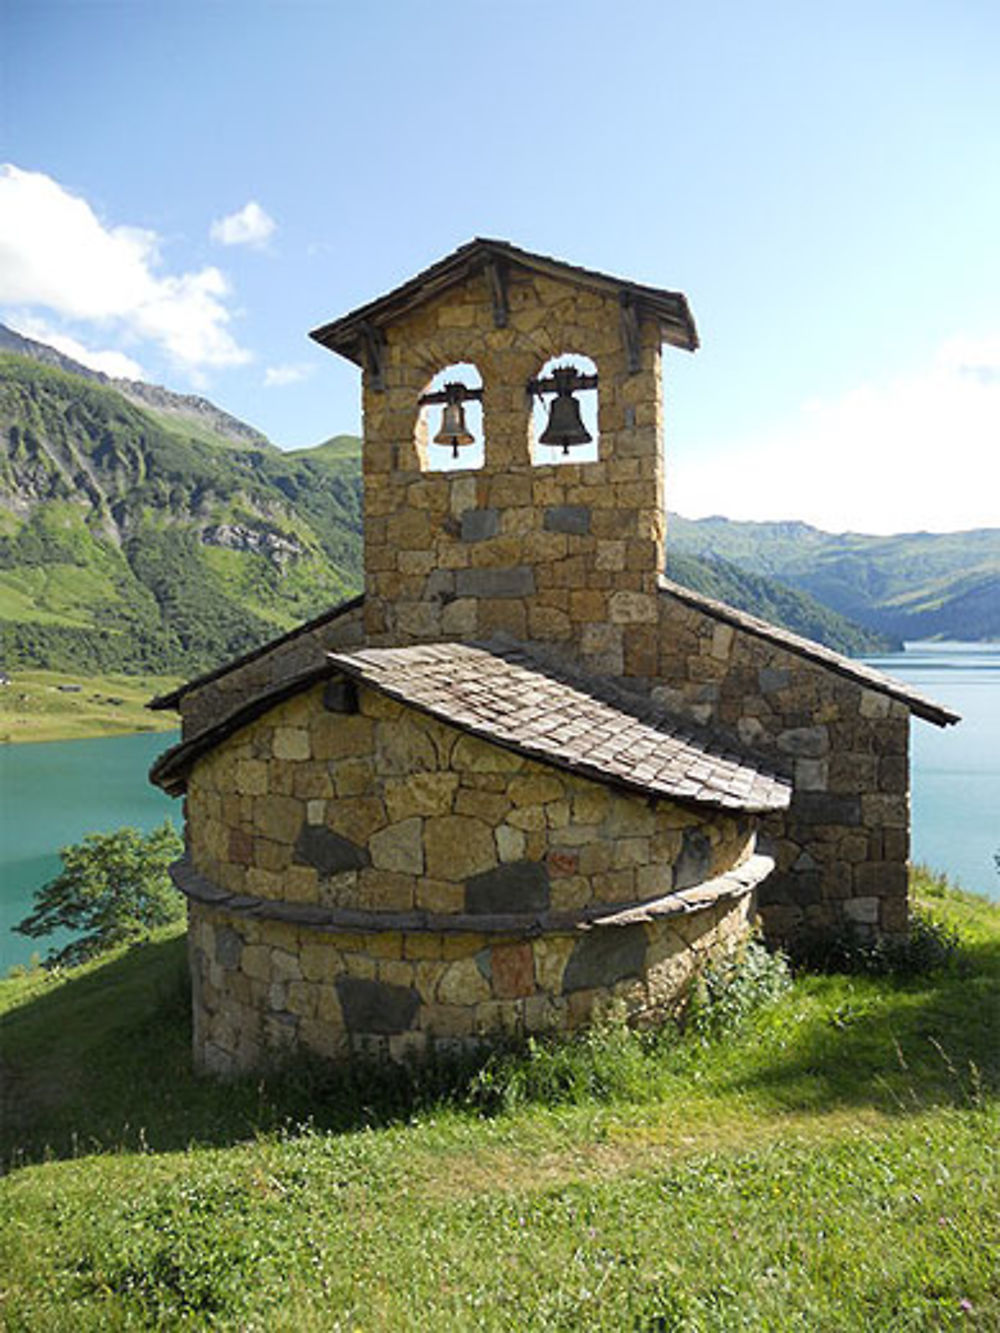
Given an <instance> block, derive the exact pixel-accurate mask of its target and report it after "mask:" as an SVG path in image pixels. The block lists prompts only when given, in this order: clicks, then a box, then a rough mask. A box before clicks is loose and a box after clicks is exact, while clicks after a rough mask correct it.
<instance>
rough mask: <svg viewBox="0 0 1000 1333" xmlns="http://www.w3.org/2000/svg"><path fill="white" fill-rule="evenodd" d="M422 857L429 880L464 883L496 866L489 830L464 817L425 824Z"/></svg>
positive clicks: (485, 825) (433, 820)
mask: <svg viewBox="0 0 1000 1333" xmlns="http://www.w3.org/2000/svg"><path fill="white" fill-rule="evenodd" d="M424 853H425V858H426V867H427V874H428V875H429V876H430V878H431V879H450V880H465V879H468V878H469V876H470V875H477V874H479V873H481V872H482V871H484V870H490V869H492V867H493V866H494V865H496V863H497V853H496V846H495V844H494V841H493V830H492V828H491V827H490V826H489V825H488V824H486V823H484V822H483V821H482V820H481V819H473V818H471V817H469V816H467V815H441V816H437V817H433V818H430V819H428V820H426V822H425V824H424Z"/></svg>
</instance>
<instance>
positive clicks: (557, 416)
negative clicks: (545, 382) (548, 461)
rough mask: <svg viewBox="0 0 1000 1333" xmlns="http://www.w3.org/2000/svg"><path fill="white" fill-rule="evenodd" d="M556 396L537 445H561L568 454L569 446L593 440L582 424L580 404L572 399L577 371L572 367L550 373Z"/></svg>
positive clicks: (561, 368) (560, 368) (557, 368)
mask: <svg viewBox="0 0 1000 1333" xmlns="http://www.w3.org/2000/svg"><path fill="white" fill-rule="evenodd" d="M552 379H553V380H554V382H555V386H556V396H555V398H553V400H552V406H551V408H550V409H549V424H548V425H547V426H546V427H545V430H544V431H543V432H542V434H541V435H540V436H539V439H538V443H539V444H551V445H556V446H558V445H562V451H563V453H564V454H568V453H569V450H570V445H573V444H589V443H590V441H591V440H592V439H593V438H594V437H593V436H592V435H591V434H590V432H589V431H588V430H587V428H586V426H585V425H584V424H583V418H582V417H581V416H580V404H579V403H578V402H577V401H576V399H575V398H574V397H573V389H574V387H575V385H576V381H577V371H576V369H575V368H574V367H573V366H558V367H556V369H555V370H553V372H552Z"/></svg>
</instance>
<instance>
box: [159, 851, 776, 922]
mask: <svg viewBox="0 0 1000 1333" xmlns="http://www.w3.org/2000/svg"><path fill="white" fill-rule="evenodd" d="M773 869H774V861H773V859H772V858H771V857H770V856H761V855H755V856H751V857H750V858H749V859H748V860H746V861H744V862H743V864H742V865H740V866H737V867H736V868H735V869H734V870H727V871H726V872H725V874H722V875H717V876H716V877H715V878H714V879H709V880H706V881H705V882H704V883H703V884H697V885H695V886H693V887H692V888H689V889H681V890H679V891H677V892H676V893H668V894H664V895H663V897H660V898H649V899H646V900H644V901H641V902H634V903H628V904H626V905H625V906H624V907H616V908H615V910H614V911H612V912H609V911H608V910H607V907H606V906H600V907H589V908H584V909H582V910H581V911H579V912H537V913H530V912H508V913H494V914H489V915H487V914H483V915H473V914H471V913H467V912H456V913H442V912H371V911H362V910H356V909H351V908H341V907H316V906H314V905H312V904H310V903H288V902H281V901H279V900H275V899H272V898H256V897H253V896H252V895H250V894H245V893H227V892H226V890H225V889H221V888H219V886H218V885H217V884H213V883H212V881H211V880H210V879H207V878H206V876H204V875H202V874H201V873H200V872H199V871H197V870H195V868H194V867H193V866H192V865H191V862H190V861H189V860H188V859H187V858H186V857H182V858H181V859H180V860H179V861H175V862H174V864H173V865H172V866H171V867H170V877H171V879H172V880H173V882H174V884H175V886H176V887H177V888H178V889H179V890H180V892H181V893H183V894H184V896H185V897H187V898H190V899H191V900H192V901H194V902H197V903H200V904H202V905H203V906H205V907H211V908H215V909H217V910H219V911H224V912H229V913H231V914H232V915H234V916H245V917H251V918H255V919H258V920H270V921H281V922H284V923H285V924H286V925H293V926H305V927H307V928H309V929H310V930H317V931H322V932H326V933H328V934H350V933H352V932H355V931H357V932H360V933H364V934H375V933H378V932H383V931H402V932H415V933H416V932H426V933H428V934H463V933H468V934H473V935H522V936H536V935H544V934H550V933H552V934H572V933H574V932H576V931H585V930H591V929H593V928H594V927H595V926H632V925H636V924H637V923H641V922H646V921H659V920H662V919H663V918H665V917H671V916H687V915H689V914H691V913H693V912H701V911H704V910H705V909H706V908H708V907H713V906H715V904H716V903H720V902H726V901H733V900H735V899H737V898H743V897H745V896H746V895H747V894H749V893H752V892H753V891H754V890H755V889H756V888H757V887H758V885H760V884H761V883H762V882H763V881H764V880H765V879H766V878H767V877H768V875H770V873H771V871H772V870H773Z"/></svg>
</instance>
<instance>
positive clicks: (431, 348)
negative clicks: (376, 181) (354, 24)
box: [151, 239, 958, 1074]
mask: <svg viewBox="0 0 1000 1333" xmlns="http://www.w3.org/2000/svg"><path fill="white" fill-rule="evenodd" d="M312 337H313V338H314V339H315V340H316V341H317V342H318V343H320V344H321V345H322V346H324V347H326V348H328V349H329V350H330V351H332V352H336V353H338V354H339V355H341V356H344V357H347V358H348V359H349V360H351V361H352V362H354V363H355V364H357V365H358V366H359V367H360V368H361V371H362V379H363V395H364V441H363V453H362V466H363V480H364V591H363V593H362V594H361V595H360V596H358V597H356V598H354V599H352V600H351V601H349V602H346V603H344V604H343V605H341V606H337V607H333V608H332V609H331V610H329V611H328V612H326V613H325V614H323V615H321V616H319V617H317V618H316V619H315V620H312V621H310V622H308V623H307V624H304V625H302V626H300V627H299V628H297V629H295V630H293V631H291V632H290V633H287V634H284V635H282V636H281V637H280V638H277V639H275V640H274V641H272V642H271V643H268V644H266V645H264V646H263V647H261V648H258V649H255V650H254V651H253V652H250V653H247V654H245V655H244V656H243V657H241V658H238V659H237V660H235V661H232V662H229V663H227V664H225V665H224V666H221V667H219V668H218V669H216V670H214V671H211V672H209V673H207V674H205V675H202V676H200V677H198V678H197V679H195V680H192V681H190V682H189V683H188V684H186V685H184V686H182V687H181V688H180V689H178V690H176V691H174V692H173V693H171V694H170V695H167V696H164V697H162V698H160V699H157V700H154V702H153V705H152V706H153V707H156V708H171V709H178V710H179V711H180V714H181V718H182V727H183V731H182V740H181V741H180V743H179V744H178V745H176V746H174V747H173V748H172V749H170V750H168V751H167V752H166V753H165V754H164V755H163V756H161V758H160V759H159V760H158V761H157V763H156V764H155V765H154V767H153V770H152V774H151V777H152V780H153V781H154V782H156V783H158V784H159V785H160V786H161V787H163V788H164V790H166V791H168V792H170V793H172V794H175V795H180V794H184V795H185V798H186V799H185V817H186V848H187V850H186V854H185V856H184V857H183V859H182V860H181V861H180V862H179V863H178V864H177V865H176V866H175V868H174V877H175V882H176V883H177V886H178V887H179V888H180V889H181V891H182V892H183V893H184V894H185V895H186V896H187V899H188V904H189V925H188V937H189V950H190V960H191V975H192V985H193V994H194V1016H195V1029H194V1054H195V1060H196V1063H197V1064H198V1065H199V1067H201V1068H203V1069H205V1070H206V1071H209V1072H213V1073H217V1074H228V1073H234V1072H237V1071H240V1070H246V1069H249V1068H253V1067H255V1066H257V1065H260V1064H262V1063H264V1062H266V1061H268V1060H270V1059H273V1058H274V1057H275V1056H280V1055H281V1054H283V1053H288V1052H292V1051H296V1050H302V1051H310V1052H314V1053H316V1054H319V1055H321V1056H324V1057H329V1058H343V1057H346V1056H349V1055H350V1054H351V1053H352V1052H355V1051H367V1052H373V1053H376V1054H385V1055H387V1056H389V1057H391V1058H394V1059H404V1058H409V1057H412V1056H416V1055H419V1054H421V1053H423V1052H426V1051H428V1050H430V1049H432V1048H437V1049H445V1050H447V1049H455V1048H456V1047H465V1046H468V1045H469V1044H471V1043H478V1042H482V1041H487V1040H489V1039H490V1037H493V1036H496V1035H498V1034H504V1033H528V1032H544V1031H552V1030H571V1029H573V1028H576V1027H579V1026H581V1025H583V1024H586V1023H587V1022H589V1021H590V1020H591V1019H592V1018H594V1017H595V1016H596V1015H597V1014H599V1013H600V1012H602V1011H603V1009H604V1008H606V1006H607V1005H608V1004H609V1003H610V1002H612V1001H616V1002H617V1003H619V1004H621V1005H623V1006H624V1007H625V1009H626V1010H627V1012H628V1013H629V1014H630V1015H631V1016H632V1017H633V1018H634V1019H635V1021H638V1022H642V1021H654V1020H655V1019H657V1018H658V1017H660V1016H662V1015H664V1014H666V1013H669V1012H671V1011H672V1010H673V1009H674V1008H675V1007H676V1006H677V1005H678V1003H679V1002H680V1001H681V999H682V997H683V995H684V992H685V988H686V986H687V985H688V983H689V982H690V979H691V977H692V975H693V973H694V972H695V971H696V970H697V969H698V968H699V967H700V966H701V965H702V962H703V960H704V958H705V957H706V956H707V955H708V954H709V953H711V952H712V951H713V950H717V949H723V948H726V947H729V946H731V945H732V944H733V943H734V942H735V941H737V940H738V939H739V938H740V937H741V936H742V935H744V934H745V933H746V931H747V930H748V928H749V926H750V924H751V923H752V921H753V920H754V919H755V918H757V917H759V919H760V921H761V922H762V925H763V929H764V931H765V933H766V935H767V937H768V938H769V939H770V940H772V941H774V942H776V943H781V942H788V941H792V940H794V939H795V938H796V937H798V936H801V935H802V934H803V933H806V932H817V931H824V930H833V929H836V928H838V927H841V926H843V925H845V924H850V925H851V926H852V927H853V928H856V929H857V930H859V931H861V932H865V933H868V934H873V935H888V936H892V935H899V934H902V933H903V932H905V931H906V929H907V857H908V852H909V800H908V788H909V771H908V740H909V720H910V716H911V714H912V715H916V716H917V717H919V718H923V719H925V720H927V721H930V722H933V723H935V724H936V725H939V726H944V725H947V724H949V723H951V722H955V721H957V720H958V719H957V717H956V715H955V714H953V713H951V712H949V711H948V710H947V709H945V708H942V707H940V706H939V705H937V704H935V703H933V702H932V701H930V700H928V699H926V698H923V697H922V696H920V695H918V694H916V693H915V692H914V691H913V690H911V689H910V688H909V687H908V686H906V685H904V684H901V683H900V682H898V681H895V680H892V679H891V678H889V677H887V676H884V675H881V674H880V673H878V672H876V671H873V670H871V669H869V668H867V667H865V666H862V665H860V664H858V663H856V662H853V661H851V660H849V659H847V658H845V657H842V656H840V655H839V654H837V653H835V652H832V651H830V650H828V649H826V648H823V647H821V646H819V645H817V644H815V643H811V642H809V641H807V640H805V639H802V638H799V637H797V636H796V635H794V634H790V633H788V632H786V631H785V630H782V629H778V628H776V627H775V626H773V625H770V624H768V623H766V622H765V621H762V620H758V619H756V618H754V617H753V616H749V615H746V614H744V613H742V612H740V611H736V610H734V609H733V608H731V607H728V606H725V605H723V604H721V603H719V602H715V601H712V600H710V599H708V598H705V597H703V596H700V595H698V594H696V593H693V592H691V591H689V590H687V589H686V588H683V587H681V586H679V585H678V584H676V583H673V582H671V581H670V580H669V579H667V578H666V577H665V576H664V567H665V502H664V474H663V466H664V463H663V424H664V423H663V387H662V375H661V356H662V348H663V347H664V346H667V347H672V348H679V349H684V350H687V351H693V350H694V349H695V348H696V347H697V345H698V337H697V332H696V329H695V324H694V320H693V318H692V315H691V312H690V310H689V308H688V304H687V301H686V299H685V298H684V296H683V295H681V294H679V293H676V292H671V291H665V290H661V289H658V288H653V287H647V286H642V285H640V284H638V283H634V282H629V281H626V280H624V279H622V278H617V277H613V276H611V275H609V274H606V273H598V272H592V271H589V270H587V269H583V268H579V267H576V266H574V265H570V264H567V263H564V262H562V261H560V260H556V259H551V258H547V257H545V256H542V255H537V254H532V253H529V252H527V251H524V250H521V249H518V248H516V247H515V246H513V245H511V244H509V243H507V242H505V241H497V240H483V239H477V240H474V241H471V242H470V243H469V244H467V245H464V246H462V247H460V248H459V249H458V250H456V251H455V252H454V253H453V254H451V255H449V256H448V257H447V258H445V259H443V260H441V261H440V262H439V263H436V264H434V265H433V266H432V267H430V268H428V269H426V270H424V271H423V272H422V273H419V274H417V276H416V277H414V278H412V279H410V280H409V281H407V282H405V283H403V284H402V286H400V287H397V288H396V289H395V290H394V291H391V292H389V293H388V294H387V295H385V296H382V297H380V298H378V299H377V300H374V301H372V302H370V303H369V304H367V305H365V306H363V307H361V308H360V309H358V310H355V311H353V312H351V313H350V314H348V315H345V316H343V317H342V318H340V319H338V320H335V321H334V322H332V323H330V324H326V325H324V326H323V327H321V328H318V329H316V330H315V331H314V332H313V334H312ZM588 397H589V402H590V407H589V408H588V412H589V414H590V415H589V419H588V420H584V417H583V416H582V415H581V412H580V404H581V403H582V402H583V401H584V400H586V399H588ZM595 399H596V403H595V402H594V400H595ZM546 400H548V401H546ZM546 407H547V408H548V409H549V411H550V417H549V421H548V424H547V425H544V420H543V418H544V409H545V408H546ZM540 409H542V410H541V414H540ZM439 410H440V414H441V429H440V431H437V433H435V428H436V426H437V420H438V414H439ZM543 426H544V428H542V427H543Z"/></svg>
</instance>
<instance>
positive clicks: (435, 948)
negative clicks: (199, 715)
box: [187, 682, 755, 1072]
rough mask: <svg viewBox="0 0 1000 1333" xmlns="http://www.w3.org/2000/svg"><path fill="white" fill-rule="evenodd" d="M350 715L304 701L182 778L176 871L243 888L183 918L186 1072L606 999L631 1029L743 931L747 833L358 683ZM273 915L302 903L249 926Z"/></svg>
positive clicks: (471, 1034)
mask: <svg viewBox="0 0 1000 1333" xmlns="http://www.w3.org/2000/svg"><path fill="white" fill-rule="evenodd" d="M358 705H359V709H358V711H357V712H356V713H346V714H345V713H343V712H341V711H339V709H341V708H342V706H343V695H342V692H341V691H339V690H338V689H337V683H336V682H333V683H330V684H327V685H322V684H321V685H318V686H316V687H314V688H313V689H311V690H309V691H308V692H305V693H303V694H301V695H298V696H296V697H294V698H292V699H290V700H288V701H286V702H285V703H283V704H280V705H278V706H277V707H275V708H274V709H272V710H271V711H270V712H268V713H267V714H265V715H264V716H263V717H261V718H259V719H257V720H256V721H255V722H253V723H252V724H250V725H248V726H247V727H245V728H244V729H243V730H242V731H240V732H238V733H237V734H236V735H234V736H233V737H232V738H231V739H230V740H229V741H228V742H227V744H226V745H224V746H222V747H220V748H218V749H216V750H214V751H212V752H210V753H209V754H207V755H206V756H204V757H203V758H202V759H201V760H199V761H198V762H197V763H196V765H195V767H194V770H193V772H192V774H191V777H190V780H189V787H188V796H187V827H188V838H189V847H190V853H189V854H190V863H191V867H192V870H193V872H194V876H195V877H196V878H200V879H202V880H203V881H204V882H206V883H207V884H209V885H210V886H213V892H214V891H215V888H217V889H218V891H220V892H221V893H222V894H230V895H242V897H240V898H239V899H234V900H233V901H232V906H231V908H229V909H227V907H226V906H225V904H222V905H218V904H216V905H213V903H212V902H210V901H209V902H197V901H192V903H191V905H190V932H189V939H190V947H191V950H192V974H193V976H194V978H195V992H194V993H195V1013H196V1032H195V1050H196V1056H197V1059H198V1060H199V1062H200V1064H201V1065H202V1066H203V1067H205V1068H208V1069H211V1070H213V1071H216V1072H231V1071H234V1070H236V1069H242V1068H249V1067H251V1066H252V1065H254V1064H256V1063H258V1062H259V1060H260V1059H261V1058H263V1056H264V1055H265V1054H266V1052H267V1051H272V1052H273V1051H281V1050H284V1049H292V1048H296V1049H307V1050H312V1051H315V1052H317V1053H319V1054H322V1055H336V1054H339V1053H344V1052H346V1051H347V1050H349V1049H351V1050H354V1049H376V1048H377V1049H378V1050H385V1051H387V1052H388V1053H389V1054H391V1055H393V1056H394V1057H399V1056H402V1055H405V1054H407V1053H410V1052H415V1051H419V1050H423V1049H425V1048H426V1046H427V1044H428V1043H435V1044H439V1045H440V1044H441V1043H444V1044H445V1045H446V1046H447V1045H449V1044H454V1043H455V1042H456V1041H458V1042H464V1043H468V1042H470V1041H475V1040H478V1039H479V1038H480V1037H482V1036H484V1035H488V1034H491V1033H492V1034H495V1033H498V1032H506V1031H515V1030H516V1031H519V1032H532V1031H540V1030H543V1029H549V1028H559V1029H567V1028H572V1027H575V1026H577V1025H579V1024H581V1023H584V1022H587V1021H589V1019H590V1018H591V1017H592V1016H593V1015H594V1012H595V1006H597V1007H598V1008H599V1007H600V1006H601V1005H603V1004H606V1003H607V1002H609V1001H610V1000H611V999H614V998H620V999H621V1000H623V1001H624V1003H625V1005H626V1008H627V1009H628V1010H629V1011H630V1012H632V1013H633V1014H635V1015H638V1016H643V1015H649V1016H651V1015H653V1014H655V1013H662V1012H664V1010H667V1009H669V1008H670V1006H671V1005H674V1004H676V1002H677V998H678V994H679V992H680V991H681V990H682V988H683V984H684V982H685V980H686V979H687V978H688V977H689V976H690V973H691V971H692V969H693V968H695V967H696V966H698V965H699V962H700V959H701V957H702V954H703V952H704V951H705V950H707V949H710V948H715V947H717V946H719V945H720V944H721V943H723V942H725V941H727V940H730V939H732V938H735V937H736V936H737V935H739V934H740V933H741V932H743V931H744V930H745V929H746V926H747V922H748V919H749V916H750V914H751V912H752V897H753V895H752V892H751V888H752V881H751V879H747V880H744V881H740V880H739V878H738V875H739V868H740V867H744V868H745V867H747V866H748V865H749V864H750V862H749V860H748V858H750V857H751V855H752V852H753V847H754V834H755V826H754V821H752V820H750V819H748V818H735V817H732V816H723V815H721V814H715V813H714V812H711V811H707V810H701V811H699V810H694V809H687V808H683V807H682V806H680V805H677V804H675V803H673V802H670V801H662V800H657V801H647V800H646V799H645V798H643V797H642V796H639V795H633V794H630V793H626V792H620V791H616V790H612V789H610V788H608V787H606V786H604V785H602V784H600V783H596V782H591V781H589V780H587V779H584V778H580V777H578V776H577V775H575V774H570V773H568V772H561V771H559V770H556V769H553V768H551V767H547V766H544V765H541V764H538V763H536V762H534V761H533V760H531V759H528V758H524V757H522V756H520V755H517V754H515V753H513V752H510V751H508V750H505V749H502V748H500V747H497V746H494V745H490V744H487V743H486V742H484V741H481V740H479V739H478V738H476V737H474V736H471V735H469V734H467V733H464V732H462V731H460V730H458V729H457V728H454V727H450V726H446V725H444V724H443V723H441V722H438V721H437V720H436V719H433V718H431V717H429V716H426V715H425V714H423V713H420V712H418V711H417V710H414V709H411V708H407V707H404V706H403V705H401V704H398V703H396V702H395V701H393V700H390V699H387V698H386V697H384V696H383V695H381V694H380V693H378V692H377V691H374V690H372V689H370V688H368V687H366V686H361V687H360V688H359V691H358ZM727 872H731V873H732V874H735V875H737V879H735V880H732V881H730V882H729V884H728V887H726V888H725V890H724V891H723V890H722V889H719V888H718V887H716V889H714V890H713V889H712V887H711V882H712V881H715V883H716V885H717V886H718V884H719V883H720V879H719V877H720V876H721V877H722V880H723V881H724V880H725V876H726V873H727ZM706 883H708V884H709V887H708V888H706ZM671 894H673V895H675V896H674V899H673V901H672V902H671V903H668V904H666V905H663V904H662V903H661V905H660V906H659V908H656V909H654V910H652V911H651V912H649V911H646V910H645V908H644V906H643V905H648V904H650V903H656V902H657V900H662V899H663V898H664V897H665V896H667V895H671ZM271 904H273V907H271V906H269V905H271ZM289 907H290V908H291V910H292V911H295V910H299V911H300V912H301V911H302V910H303V909H305V910H308V909H310V908H315V909H322V910H317V911H316V912H315V913H314V918H313V921H312V924H303V923H296V922H289V921H288V920H280V919H274V920H269V919H267V916H268V913H269V912H270V913H271V914H272V915H275V916H279V915H280V914H281V913H282V912H286V911H287V910H288V909H289ZM352 912H354V913H361V914H364V920H357V919H355V921H354V925H353V928H351V929H348V928H346V926H345V925H344V924H343V923H344V922H345V921H346V920H347V919H348V918H349V917H350V914H351V913H352ZM324 913H325V915H324ZM658 913H659V915H658ZM338 914H339V915H338ZM406 914H410V916H409V917H408V918H406ZM380 918H381V919H380ZM403 918H406V919H405V920H403V923H402V924H401V920H402V919H403ZM611 918H617V919H616V920H614V921H612V920H611ZM602 923H604V924H602Z"/></svg>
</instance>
